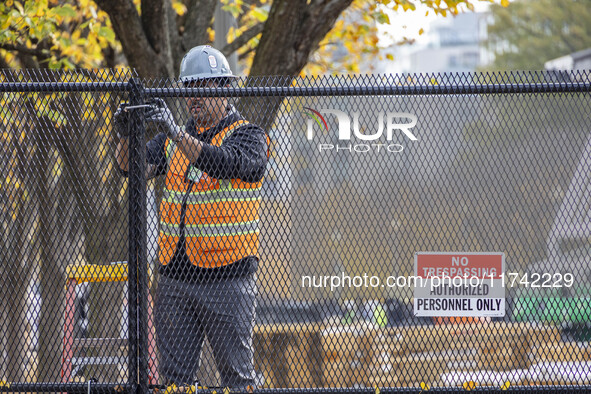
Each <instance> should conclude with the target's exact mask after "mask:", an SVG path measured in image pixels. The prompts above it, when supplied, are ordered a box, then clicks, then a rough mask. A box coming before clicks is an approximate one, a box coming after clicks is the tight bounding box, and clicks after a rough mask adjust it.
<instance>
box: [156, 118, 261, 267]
mask: <svg viewBox="0 0 591 394" xmlns="http://www.w3.org/2000/svg"><path fill="white" fill-rule="evenodd" d="M246 124H248V122H247V121H245V120H239V121H237V122H234V123H233V124H232V125H230V126H228V127H226V128H225V129H224V130H222V131H221V132H219V133H218V134H217V135H216V136H215V137H214V138H213V140H212V145H215V146H220V145H221V144H222V142H223V141H224V139H225V138H227V137H228V136H230V135H231V134H232V133H233V132H234V131H235V130H237V129H238V128H240V127H241V126H244V125H246ZM267 143H269V139H268V137H267ZM176 150H177V147H176V144H174V142H172V141H171V140H167V141H166V147H165V153H166V161H167V164H168V170H167V174H166V185H165V188H164V193H163V198H162V203H161V204H160V205H161V206H160V235H159V249H160V250H159V260H160V262H161V263H162V264H168V262H169V261H170V258H172V256H173V254H174V250H171V249H173V248H176V244H177V243H178V241H179V239H180V236H181V225H180V220H181V210H182V208H183V204H186V205H185V214H184V226H183V233H182V235H184V237H185V238H186V240H187V242H186V243H185V247H186V251H187V255H188V256H189V258H190V259H191V261H192V263H193V264H194V265H198V266H203V267H218V266H222V265H227V264H230V263H232V262H234V261H236V260H239V259H241V258H244V257H246V256H248V255H251V254H256V253H257V249H258V234H259V217H258V207H259V205H260V201H261V186H262V180H261V181H259V182H257V183H245V182H243V181H241V180H238V179H227V180H217V179H213V178H210V177H209V176H208V175H207V174H206V173H204V172H203V171H201V170H199V169H197V168H195V167H194V166H191V165H189V163H188V160H187V159H186V157H185V156H184V155H183V154H182V152H176ZM187 181H191V182H190V183H189V182H187Z"/></svg>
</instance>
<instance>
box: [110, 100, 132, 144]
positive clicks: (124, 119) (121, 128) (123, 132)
mask: <svg viewBox="0 0 591 394" xmlns="http://www.w3.org/2000/svg"><path fill="white" fill-rule="evenodd" d="M128 105H129V104H128V103H121V104H119V107H118V108H117V111H115V114H114V115H113V125H114V127H115V131H116V132H117V136H118V137H119V138H122V137H123V138H125V137H129V129H130V127H129V112H127V111H125V107H127V106H128Z"/></svg>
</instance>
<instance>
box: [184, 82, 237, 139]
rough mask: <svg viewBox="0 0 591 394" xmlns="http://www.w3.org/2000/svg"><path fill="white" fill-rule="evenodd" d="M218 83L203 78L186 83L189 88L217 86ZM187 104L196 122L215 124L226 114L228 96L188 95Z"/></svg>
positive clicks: (207, 124)
mask: <svg viewBox="0 0 591 394" xmlns="http://www.w3.org/2000/svg"><path fill="white" fill-rule="evenodd" d="M217 86H218V84H217V82H216V81H215V80H212V79H203V80H199V81H194V82H189V83H186V84H185V87H188V88H204V87H209V88H215V87H217ZM187 106H188V108H189V112H190V113H191V116H192V117H193V119H195V123H196V124H197V126H200V127H207V128H209V127H212V126H215V125H216V124H217V123H218V122H219V121H220V120H221V119H223V117H224V116H225V115H226V107H227V106H228V99H227V98H226V97H187Z"/></svg>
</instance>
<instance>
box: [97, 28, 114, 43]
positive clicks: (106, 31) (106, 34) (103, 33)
mask: <svg viewBox="0 0 591 394" xmlns="http://www.w3.org/2000/svg"><path fill="white" fill-rule="evenodd" d="M98 35H99V37H103V38H105V39H106V40H107V41H109V42H114V41H115V32H114V31H113V30H112V29H111V28H110V27H107V26H101V28H100V29H99V31H98Z"/></svg>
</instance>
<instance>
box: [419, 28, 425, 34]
mask: <svg viewBox="0 0 591 394" xmlns="http://www.w3.org/2000/svg"><path fill="white" fill-rule="evenodd" d="M424 32H425V29H423V28H421V29H420V30H419V36H421V35H423V33H424Z"/></svg>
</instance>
